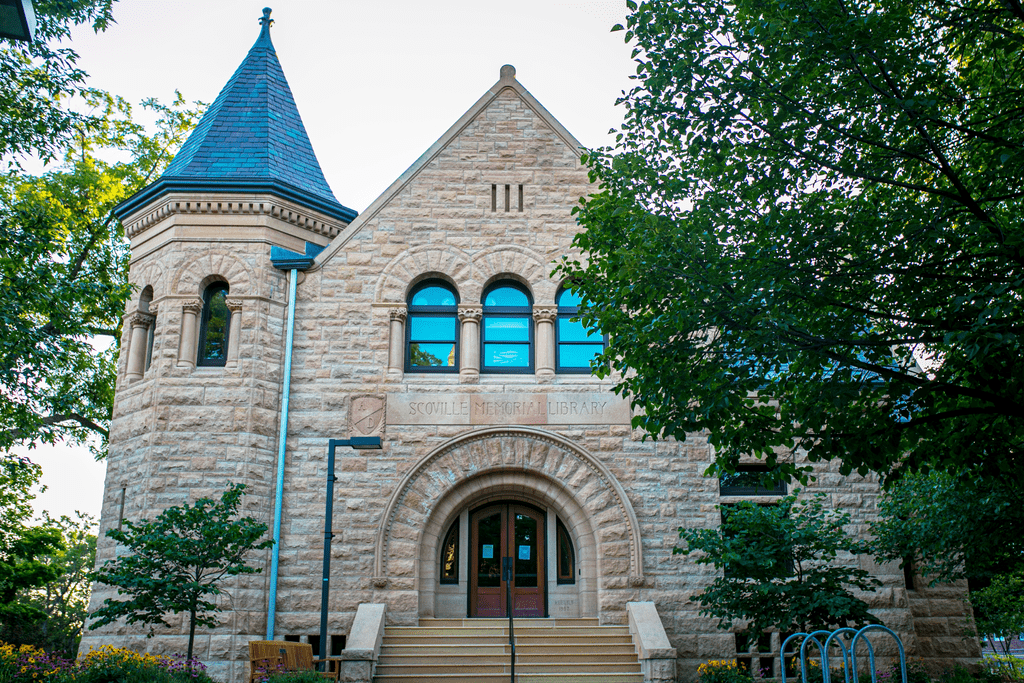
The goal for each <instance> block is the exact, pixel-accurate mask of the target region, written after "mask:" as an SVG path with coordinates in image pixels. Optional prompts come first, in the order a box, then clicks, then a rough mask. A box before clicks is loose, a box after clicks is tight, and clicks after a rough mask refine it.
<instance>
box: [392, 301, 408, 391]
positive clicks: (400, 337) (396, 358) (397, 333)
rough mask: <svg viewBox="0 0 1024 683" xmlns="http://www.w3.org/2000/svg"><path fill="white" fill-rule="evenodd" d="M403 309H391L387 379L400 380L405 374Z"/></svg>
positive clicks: (404, 314) (404, 311)
mask: <svg viewBox="0 0 1024 683" xmlns="http://www.w3.org/2000/svg"><path fill="white" fill-rule="evenodd" d="M407 315H408V311H407V310H406V309H405V307H404V306H403V307H401V308H392V309H391V312H390V316H391V339H390V342H391V344H390V346H389V347H388V379H393V380H400V379H402V375H403V374H404V373H405V318H406V316H407Z"/></svg>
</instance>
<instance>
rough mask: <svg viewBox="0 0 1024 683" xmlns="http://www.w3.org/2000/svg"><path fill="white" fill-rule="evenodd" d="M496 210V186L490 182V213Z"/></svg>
mask: <svg viewBox="0 0 1024 683" xmlns="http://www.w3.org/2000/svg"><path fill="white" fill-rule="evenodd" d="M497 210H498V186H497V185H495V184H493V183H491V213H494V212H495V211H497Z"/></svg>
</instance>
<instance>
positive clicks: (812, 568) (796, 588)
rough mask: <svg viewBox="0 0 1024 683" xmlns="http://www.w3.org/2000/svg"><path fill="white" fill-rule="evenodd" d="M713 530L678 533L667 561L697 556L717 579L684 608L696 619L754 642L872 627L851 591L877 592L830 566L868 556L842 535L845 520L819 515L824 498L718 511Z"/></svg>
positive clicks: (860, 544)
mask: <svg viewBox="0 0 1024 683" xmlns="http://www.w3.org/2000/svg"><path fill="white" fill-rule="evenodd" d="M719 509H720V510H721V511H722V524H721V526H720V527H718V528H716V529H683V528H680V529H679V538H680V539H682V541H683V543H682V547H676V548H673V549H672V552H673V553H674V554H689V553H692V552H694V551H699V552H701V553H703V554H702V555H698V556H697V559H696V563H697V564H710V565H714V567H715V569H717V570H720V571H721V572H722V574H721V575H719V576H718V577H717V578H715V580H714V581H713V582H712V583H711V585H710V586H708V587H707V588H705V589H704V591H703V592H702V593H699V594H698V595H693V596H690V600H691V601H693V602H697V603H699V604H700V607H701V610H700V613H701V614H702V615H704V616H709V617H716V618H717V619H718V620H719V621H718V627H719V628H722V629H727V628H730V627H731V626H732V623H733V621H735V620H742V621H745V622H746V626H747V629H748V631H749V632H750V633H751V635H752V636H753V638H755V639H756V638H759V637H760V636H761V635H762V634H764V633H765V632H767V631H769V630H771V629H775V630H777V631H780V632H788V631H804V632H808V633H810V632H811V631H812V630H814V629H819V628H830V627H835V626H847V625H855V626H863V625H866V624H868V623H878V619H876V618H875V617H873V616H872V615H871V613H870V612H869V611H868V606H867V603H865V602H864V600H862V599H861V598H859V597H857V596H856V595H854V593H853V589H857V590H860V591H865V592H870V591H874V589H875V588H876V587H877V586H879V585H881V583H880V582H879V581H878V580H877V579H875V578H873V577H872V576H871V575H870V574H869V573H868V572H867V571H866V570H864V569H859V568H856V567H853V566H849V565H848V564H841V563H837V562H836V560H837V558H838V557H839V555H840V554H850V555H853V556H856V555H859V554H862V553H866V552H869V550H870V548H869V546H868V544H867V543H866V542H864V541H858V540H855V539H853V538H850V537H849V536H847V535H846V533H845V532H844V531H843V526H844V525H845V524H848V523H849V521H850V516H849V515H848V514H847V513H845V512H842V513H840V512H836V511H829V510H826V508H825V505H824V494H818V495H817V496H815V497H813V498H811V499H809V500H801V501H798V500H797V497H796V495H790V496H785V497H783V498H781V499H779V502H778V505H758V504H756V503H751V502H749V501H741V502H739V503H737V504H736V505H734V506H733V505H729V506H726V505H722V506H719Z"/></svg>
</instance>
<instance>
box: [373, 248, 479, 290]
mask: <svg viewBox="0 0 1024 683" xmlns="http://www.w3.org/2000/svg"><path fill="white" fill-rule="evenodd" d="M425 275H426V276H431V275H440V276H443V277H444V278H445V279H447V280H449V281H450V282H452V283H453V284H454V285H455V287H456V289H458V290H459V296H460V297H461V298H462V300H463V301H466V299H465V297H464V295H463V294H462V292H463V290H464V288H465V286H466V284H467V283H469V282H471V281H472V280H473V264H472V262H471V261H470V259H469V256H468V255H467V254H466V252H464V251H462V250H460V249H456V248H455V247H449V246H447V245H443V244H439V245H433V244H428V245H423V246H419V247H413V248H411V249H407V250H405V251H403V252H402V253H401V254H399V255H398V256H396V257H395V258H393V259H391V261H390V262H389V263H388V264H387V265H386V266H384V270H383V271H381V274H380V277H379V278H377V286H376V288H375V289H374V293H373V301H374V303H379V304H380V303H388V304H404V303H405V298H406V295H407V294H408V293H409V289H410V288H411V287H412V286H413V285H414V284H415V283H416V282H419V281H421V280H422V279H423V277H424V276H425Z"/></svg>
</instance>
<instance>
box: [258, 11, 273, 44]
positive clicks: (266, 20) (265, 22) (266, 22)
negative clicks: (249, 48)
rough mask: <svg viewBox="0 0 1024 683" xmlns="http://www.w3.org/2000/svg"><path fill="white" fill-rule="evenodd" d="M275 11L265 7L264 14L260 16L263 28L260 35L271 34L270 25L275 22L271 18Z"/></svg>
mask: <svg viewBox="0 0 1024 683" xmlns="http://www.w3.org/2000/svg"><path fill="white" fill-rule="evenodd" d="M271 12H273V10H272V9H270V8H269V7H264V8H263V16H262V17H260V25H261V26H262V27H263V29H262V30H261V31H260V36H261V37H262V36H264V35H266V36H268V37H269V36H270V25H271V24H273V23H274V20H273V19H271V18H270V13H271Z"/></svg>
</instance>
